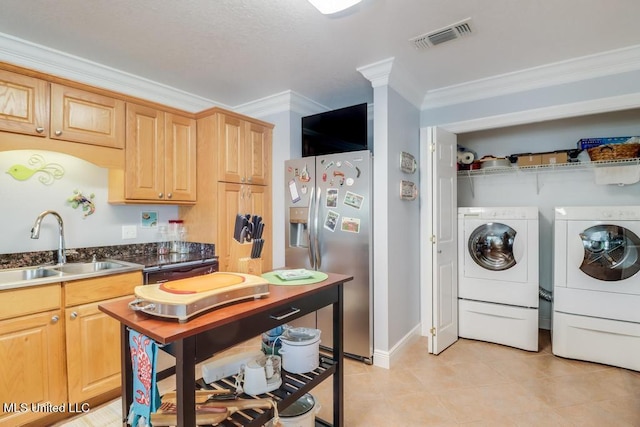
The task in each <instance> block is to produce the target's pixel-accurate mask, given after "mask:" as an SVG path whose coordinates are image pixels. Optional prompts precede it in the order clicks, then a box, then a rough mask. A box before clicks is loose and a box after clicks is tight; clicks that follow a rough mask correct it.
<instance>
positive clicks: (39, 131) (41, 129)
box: [36, 126, 44, 133]
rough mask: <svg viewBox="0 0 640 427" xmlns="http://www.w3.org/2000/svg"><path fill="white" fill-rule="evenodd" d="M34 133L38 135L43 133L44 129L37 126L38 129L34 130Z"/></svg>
mask: <svg viewBox="0 0 640 427" xmlns="http://www.w3.org/2000/svg"><path fill="white" fill-rule="evenodd" d="M36 132H38V133H42V132H44V128H43V127H40V126H38V127H37V128H36Z"/></svg>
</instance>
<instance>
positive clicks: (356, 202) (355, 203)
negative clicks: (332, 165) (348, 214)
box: [343, 191, 364, 209]
mask: <svg viewBox="0 0 640 427" xmlns="http://www.w3.org/2000/svg"><path fill="white" fill-rule="evenodd" d="M363 201H364V196H361V195H360V194H356V193H352V192H351V191H347V194H345V195H344V201H343V203H344V204H345V205H347V206H351V207H352V208H356V209H360V207H361V206H362V202H363Z"/></svg>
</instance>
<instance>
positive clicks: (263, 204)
mask: <svg viewBox="0 0 640 427" xmlns="http://www.w3.org/2000/svg"><path fill="white" fill-rule="evenodd" d="M248 213H249V214H252V215H260V216H261V217H262V220H263V222H264V223H265V232H264V234H263V236H262V238H263V239H264V240H265V247H264V248H263V250H262V265H263V270H264V271H267V270H270V269H271V263H272V255H271V238H270V237H269V236H270V235H271V229H270V227H272V222H271V195H270V193H269V191H268V187H264V186H261V185H240V184H232V183H225V182H220V183H218V241H217V242H216V253H217V254H218V256H219V263H220V266H219V267H220V271H229V265H230V260H229V257H230V254H231V240H232V239H233V230H234V227H235V222H236V215H237V214H248Z"/></svg>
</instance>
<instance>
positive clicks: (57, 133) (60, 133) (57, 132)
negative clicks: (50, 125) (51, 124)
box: [54, 130, 62, 136]
mask: <svg viewBox="0 0 640 427" xmlns="http://www.w3.org/2000/svg"><path fill="white" fill-rule="evenodd" d="M54 133H55V134H56V136H60V135H62V131H61V130H57V131H55V132H54Z"/></svg>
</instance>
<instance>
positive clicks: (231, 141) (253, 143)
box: [218, 114, 271, 185]
mask: <svg viewBox="0 0 640 427" xmlns="http://www.w3.org/2000/svg"><path fill="white" fill-rule="evenodd" d="M218 120H219V123H218V130H219V132H220V134H219V135H218V141H219V143H218V168H219V170H220V181H224V182H235V183H238V184H257V185H268V184H269V161H270V158H271V151H270V148H271V128H269V127H267V126H263V125H260V124H258V123H252V122H250V121H246V120H242V119H241V118H239V117H236V116H231V115H225V114H218Z"/></svg>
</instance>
